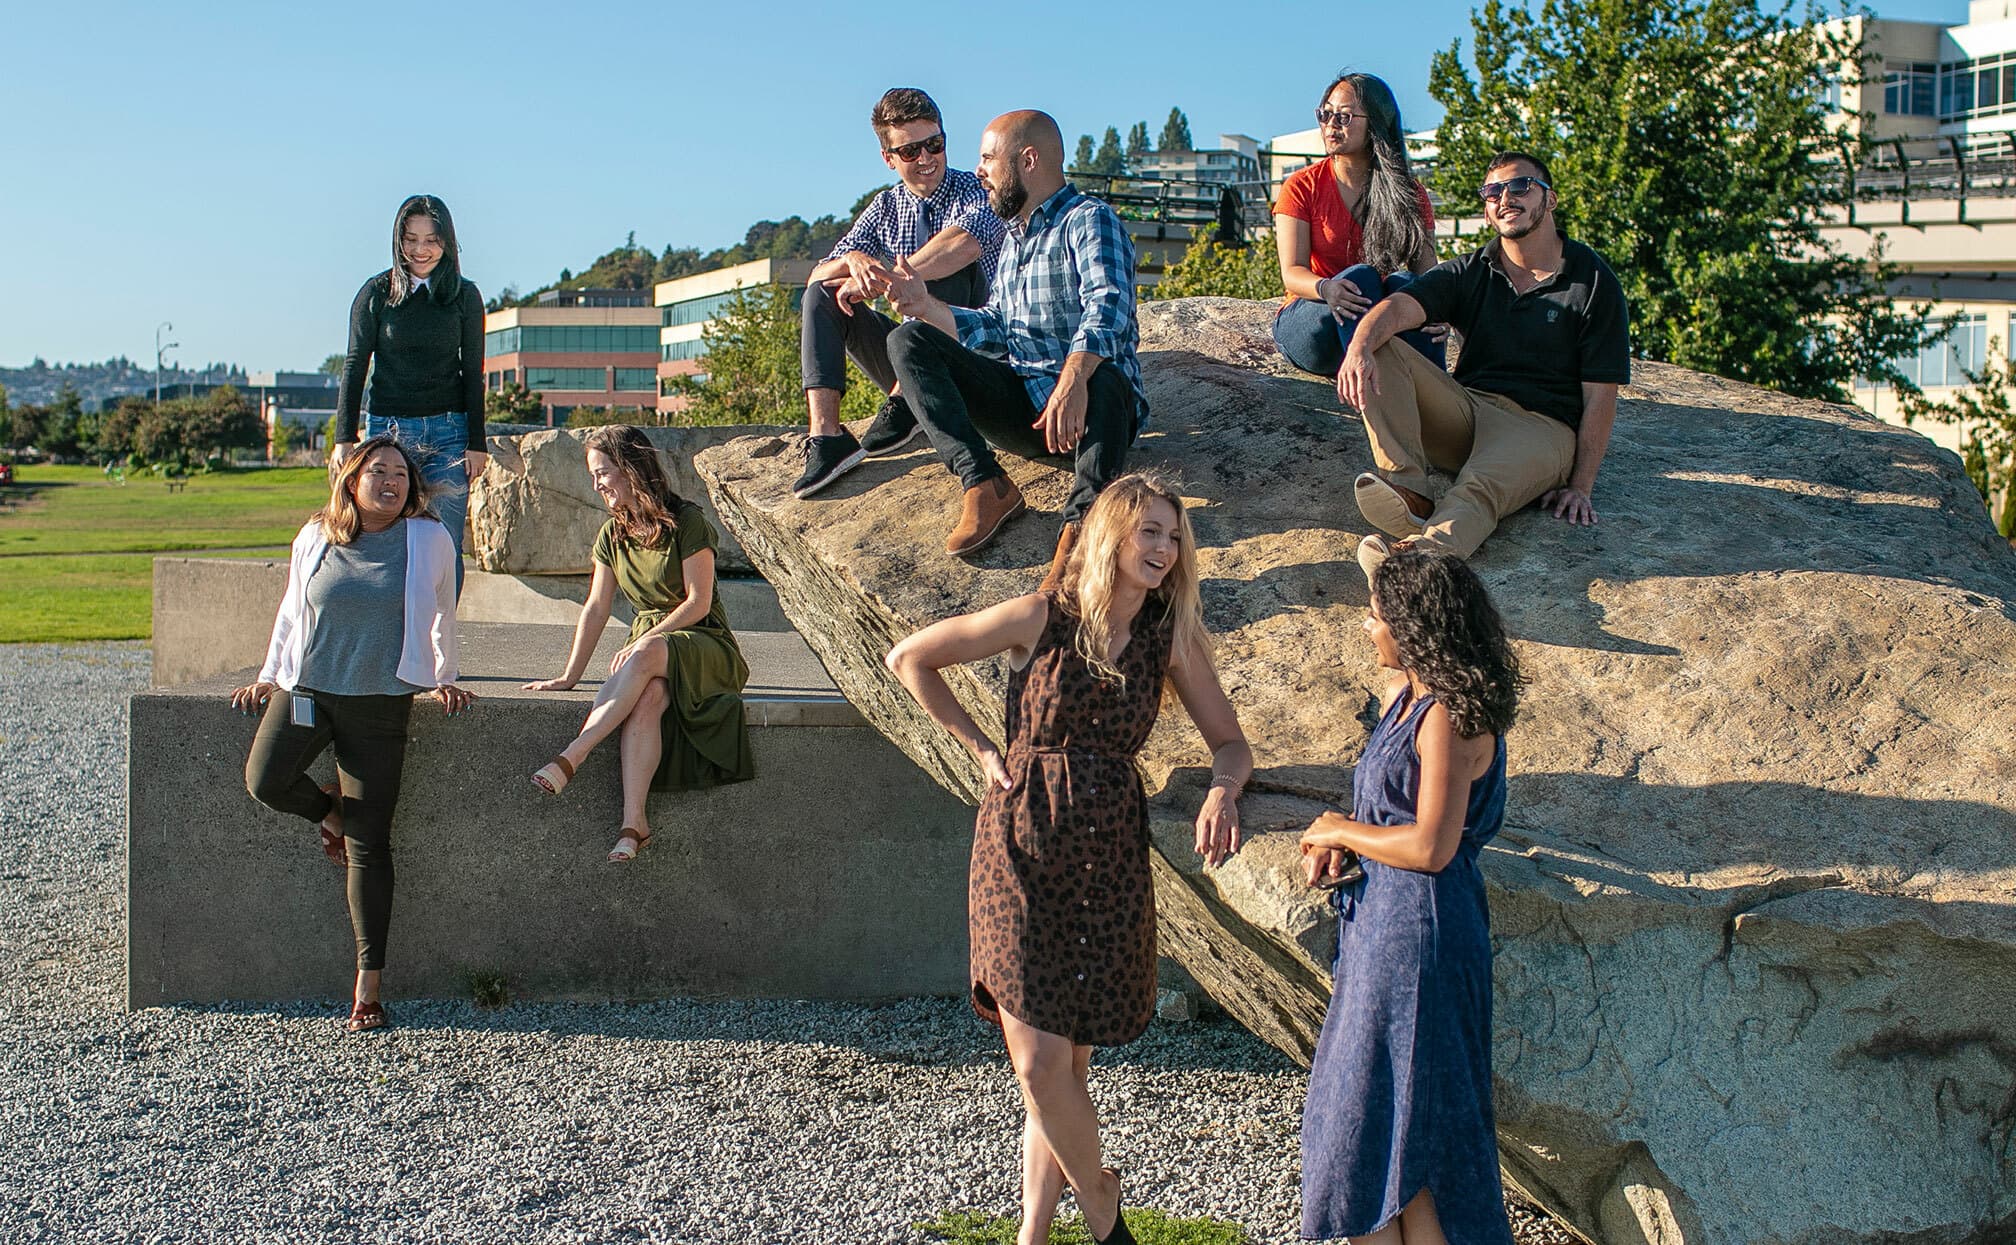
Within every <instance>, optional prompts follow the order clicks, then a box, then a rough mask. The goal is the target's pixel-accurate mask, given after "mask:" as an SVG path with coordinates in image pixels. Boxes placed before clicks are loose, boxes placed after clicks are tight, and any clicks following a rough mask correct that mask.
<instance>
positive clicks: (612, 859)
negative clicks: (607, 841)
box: [609, 826, 651, 865]
mask: <svg viewBox="0 0 2016 1245" xmlns="http://www.w3.org/2000/svg"><path fill="white" fill-rule="evenodd" d="M650 841H651V836H650V835H649V834H648V833H647V834H639V833H637V831H636V830H634V829H632V828H631V827H629V826H625V827H623V833H622V834H621V835H619V836H617V839H616V846H614V847H612V848H610V849H609V863H610V864H612V865H627V864H629V863H630V862H631V861H633V860H635V859H637V853H638V852H641V851H643V850H644V845H645V844H646V843H649V842H650ZM625 843H634V844H636V846H635V847H632V848H631V849H630V850H629V851H627V852H626V851H624V850H623V845H624V844H625Z"/></svg>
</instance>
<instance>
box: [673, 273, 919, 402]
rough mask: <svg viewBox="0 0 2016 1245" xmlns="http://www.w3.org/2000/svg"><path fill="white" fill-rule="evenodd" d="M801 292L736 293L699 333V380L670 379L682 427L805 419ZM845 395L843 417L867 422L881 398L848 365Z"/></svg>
mask: <svg viewBox="0 0 2016 1245" xmlns="http://www.w3.org/2000/svg"><path fill="white" fill-rule="evenodd" d="M799 295H800V291H798V290H792V289H787V288H785V287H783V286H779V285H759V286H756V287H754V288H749V287H741V288H738V289H737V290H736V291H735V295H734V297H733V298H731V299H729V301H728V305H727V306H726V307H724V308H723V309H722V311H721V313H720V314H719V315H717V316H716V317H715V318H714V319H713V320H711V321H709V322H708V324H707V327H706V329H705V330H703V332H702V340H703V341H704V342H705V343H706V346H707V356H706V358H705V359H704V360H702V362H701V367H702V368H704V369H705V373H704V375H701V376H675V377H672V378H671V380H670V381H669V382H668V384H669V385H670V388H671V392H672V393H673V394H674V395H676V396H678V397H681V398H683V399H685V402H686V405H685V406H684V408H683V409H681V410H680V411H678V412H677V413H676V415H675V417H674V421H673V422H675V423H680V424H789V423H797V422H799V421H801V420H804V419H805V418H806V417H807V416H806V411H805V396H804V394H805V389H804V385H803V384H802V382H801V380H800V376H799V371H798V364H799V343H798V299H799ZM847 369H848V371H847V377H848V383H847V394H846V396H845V397H843V398H842V399H841V400H840V418H842V419H864V418H866V417H867V416H869V415H872V414H874V412H875V408H876V407H878V406H880V405H881V404H882V394H881V392H880V391H879V390H877V389H876V388H875V386H874V385H872V384H870V383H869V381H868V379H867V378H866V377H865V376H863V375H862V374H861V373H860V371H859V370H857V369H856V368H855V367H854V364H853V362H852V361H851V360H850V361H849V362H848V364H847Z"/></svg>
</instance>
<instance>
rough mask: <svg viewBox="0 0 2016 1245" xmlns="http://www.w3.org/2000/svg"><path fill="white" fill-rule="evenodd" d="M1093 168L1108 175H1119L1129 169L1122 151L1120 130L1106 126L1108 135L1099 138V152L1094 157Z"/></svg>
mask: <svg viewBox="0 0 2016 1245" xmlns="http://www.w3.org/2000/svg"><path fill="white" fill-rule="evenodd" d="M1092 169H1093V171H1094V172H1097V173H1104V174H1106V175H1107V176H1108V177H1118V176H1120V175H1121V174H1122V173H1125V172H1126V171H1127V157H1126V156H1124V155H1122V154H1121V152H1120V131H1118V130H1116V129H1114V128H1113V127H1112V126H1110V125H1109V126H1107V127H1106V136H1105V137H1104V138H1101V139H1100V140H1099V154H1098V155H1096V156H1093V157H1092Z"/></svg>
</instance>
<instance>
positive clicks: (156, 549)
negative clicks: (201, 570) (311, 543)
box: [0, 467, 329, 644]
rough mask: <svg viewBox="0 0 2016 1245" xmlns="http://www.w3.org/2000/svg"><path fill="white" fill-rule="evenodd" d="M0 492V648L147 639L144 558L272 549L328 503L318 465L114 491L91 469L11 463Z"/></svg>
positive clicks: (256, 553)
mask: <svg viewBox="0 0 2016 1245" xmlns="http://www.w3.org/2000/svg"><path fill="white" fill-rule="evenodd" d="M15 479H16V484H15V486H14V487H13V488H7V489H0V496H4V498H5V499H6V500H7V501H10V502H12V503H13V504H11V505H5V506H0V644H17V643H22V642H24V641H54V640H131V639H146V638H148V637H149V636H151V635H152V634H153V618H152V604H153V575H154V570H153V563H154V557H153V555H154V554H156V553H176V552H189V551H194V550H203V549H216V550H233V551H234V552H233V553H232V554H230V555H227V556H239V554H238V553H237V552H235V551H244V554H243V556H248V557H265V556H273V555H274V554H284V553H285V551H286V547H287V544H288V542H289V541H291V540H293V539H294V533H295V532H297V531H299V530H300V528H301V524H302V523H303V522H304V521H305V520H306V519H307V518H308V516H309V515H310V514H311V513H313V512H314V511H315V509H316V508H317V507H319V506H320V505H321V504H322V503H323V502H324V501H326V500H328V497H329V477H328V475H327V474H326V473H324V471H323V470H322V468H320V467H281V468H270V469H260V470H248V471H233V472H225V473H220V474H217V475H201V476H193V477H191V478H190V480H189V485H188V487H187V488H186V489H184V490H182V491H181V492H179V493H170V492H169V491H168V486H167V483H166V481H164V480H161V479H160V478H158V477H155V476H139V477H134V478H130V479H129V480H128V481H127V482H126V483H125V484H124V485H120V484H115V483H113V482H112V481H110V480H107V479H106V478H105V474H104V473H103V472H101V471H99V470H98V469H97V468H95V467H18V468H16V469H15Z"/></svg>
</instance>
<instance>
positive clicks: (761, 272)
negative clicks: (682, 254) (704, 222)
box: [651, 259, 818, 415]
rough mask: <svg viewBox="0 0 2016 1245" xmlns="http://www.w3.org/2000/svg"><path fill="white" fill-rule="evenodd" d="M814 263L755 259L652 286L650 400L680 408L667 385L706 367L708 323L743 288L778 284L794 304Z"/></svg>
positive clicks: (668, 409)
mask: <svg viewBox="0 0 2016 1245" xmlns="http://www.w3.org/2000/svg"><path fill="white" fill-rule="evenodd" d="M817 266H818V262H817V261H816V260H810V259H758V260H752V261H751V262H749V263H746V264H735V265H733V266H731V267H728V268H716V269H714V270H713V271H712V272H696V273H694V274H693V275H692V276H690V277H675V278H673V279H672V280H670V281H660V282H659V283H658V284H657V285H656V286H654V287H652V291H651V301H652V303H653V304H654V306H653V307H652V308H651V323H652V325H653V331H654V333H655V340H654V342H653V345H654V347H655V350H656V354H655V359H656V371H655V373H654V375H653V379H652V401H653V402H654V403H655V404H656V407H657V410H658V412H659V413H660V414H661V415H669V414H671V413H672V412H674V411H676V410H678V409H679V408H680V407H681V406H682V405H683V404H684V399H683V398H679V397H676V396H674V395H673V394H672V393H671V392H669V390H668V384H669V382H670V381H671V379H672V378H673V377H675V376H696V375H699V374H701V373H703V372H705V371H706V368H705V367H704V366H703V365H702V364H701V360H702V359H703V358H705V357H706V354H707V343H706V333H707V325H708V323H709V322H710V321H712V320H713V319H714V318H715V317H717V316H719V315H720V314H721V313H722V312H723V311H725V310H726V309H727V308H728V305H729V304H730V303H732V302H733V301H734V300H735V293H736V291H737V290H741V289H752V290H753V289H755V288H757V287H759V286H765V285H778V286H783V287H784V288H785V289H787V290H790V291H792V294H793V297H792V306H794V307H795V306H797V304H798V299H799V298H802V297H803V292H804V289H805V284H806V282H807V281H809V280H811V278H812V270H813V269H814V268H815V267H817Z"/></svg>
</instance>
